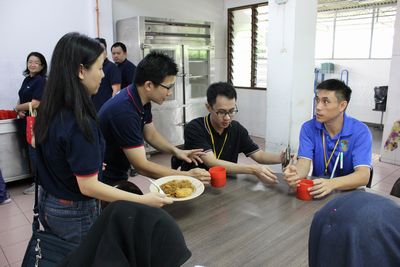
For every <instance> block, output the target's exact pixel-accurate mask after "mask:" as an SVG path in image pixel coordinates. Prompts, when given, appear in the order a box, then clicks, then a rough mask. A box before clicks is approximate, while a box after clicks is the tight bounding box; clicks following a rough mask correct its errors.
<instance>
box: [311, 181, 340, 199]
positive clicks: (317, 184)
mask: <svg viewBox="0 0 400 267" xmlns="http://www.w3.org/2000/svg"><path fill="white" fill-rule="evenodd" d="M313 181H314V186H313V187H311V189H310V195H312V196H313V197H314V198H321V197H324V196H326V195H328V194H329V193H330V192H332V191H333V190H334V189H335V187H334V185H333V180H330V179H323V178H320V179H315V180H313Z"/></svg>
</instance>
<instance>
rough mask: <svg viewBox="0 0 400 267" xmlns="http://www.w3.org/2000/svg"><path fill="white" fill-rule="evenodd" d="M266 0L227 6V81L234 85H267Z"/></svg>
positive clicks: (252, 86) (244, 86) (254, 86)
mask: <svg viewBox="0 0 400 267" xmlns="http://www.w3.org/2000/svg"><path fill="white" fill-rule="evenodd" d="M267 33H268V4H267V3H260V4H255V5H249V6H243V7H235V8H230V9H228V82H230V83H232V84H233V85H234V86H235V87H236V88H248V89H260V90H265V89H266V87H267V55H268V49H267Z"/></svg>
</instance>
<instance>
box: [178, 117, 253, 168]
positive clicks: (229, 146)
mask: <svg viewBox="0 0 400 267" xmlns="http://www.w3.org/2000/svg"><path fill="white" fill-rule="evenodd" d="M207 117H208V124H209V126H210V128H211V129H209V128H208V127H207V125H206V122H205V118H206V117H200V118H197V119H194V120H192V121H191V122H189V123H188V124H187V125H186V127H185V133H184V138H185V149H197V148H202V149H203V150H204V152H208V151H213V145H212V141H211V136H210V130H211V134H212V135H213V138H214V142H215V149H216V153H217V154H219V153H220V151H221V149H222V148H223V150H222V153H221V156H220V159H221V160H226V161H230V162H233V163H237V161H238V156H239V153H244V154H245V155H246V157H248V156H250V155H251V154H253V153H255V152H257V151H258V150H260V148H259V147H258V145H257V144H256V143H254V141H253V140H252V139H251V138H250V136H249V133H248V131H247V130H246V128H244V127H243V126H242V125H241V124H240V123H239V122H238V121H235V120H233V121H232V122H231V124H230V125H229V127H228V128H226V129H224V132H223V133H222V134H219V133H218V132H217V131H215V129H214V128H213V127H212V125H211V122H210V115H207ZM225 135H227V138H226V142H225V145H224V140H225ZM196 167H197V166H196V165H195V164H194V163H186V162H183V165H182V170H189V169H193V168H196ZM198 167H199V168H204V169H208V168H207V166H206V165H204V164H200V165H199V166H198Z"/></svg>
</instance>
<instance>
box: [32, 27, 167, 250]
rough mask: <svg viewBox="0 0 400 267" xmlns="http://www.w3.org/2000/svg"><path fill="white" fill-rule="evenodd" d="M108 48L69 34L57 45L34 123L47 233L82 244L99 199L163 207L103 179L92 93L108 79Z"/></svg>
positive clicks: (154, 197) (162, 200)
mask: <svg viewBox="0 0 400 267" xmlns="http://www.w3.org/2000/svg"><path fill="white" fill-rule="evenodd" d="M102 53H103V48H102V47H101V45H100V43H99V42H97V41H96V40H94V39H92V38H89V37H87V36H84V35H81V34H79V33H68V34H66V35H64V36H63V37H62V38H61V39H60V40H59V41H58V43H57V45H56V47H55V49H54V52H53V57H52V60H51V69H50V73H49V79H48V82H47V84H46V90H45V92H44V95H43V99H42V103H41V105H40V109H39V110H38V111H39V113H38V116H37V118H36V123H35V128H34V132H35V139H36V152H37V169H38V179H39V184H40V186H41V187H40V190H39V191H40V194H39V219H40V221H41V223H42V224H43V226H44V228H45V230H46V231H49V232H52V233H54V234H56V235H57V236H59V237H61V238H63V239H65V240H67V241H69V242H71V243H75V244H77V245H78V244H79V243H80V242H81V240H82V239H83V237H84V236H85V235H86V234H87V232H88V230H89V228H90V227H91V225H92V224H93V223H94V221H95V220H96V218H97V216H98V203H97V201H96V199H100V200H104V201H108V202H112V201H115V200H127V201H133V202H138V203H142V204H147V205H150V206H154V207H161V206H163V205H164V204H169V203H172V200H171V199H170V198H167V197H165V195H162V194H159V193H148V194H145V195H136V194H132V193H128V192H125V191H122V190H119V189H116V188H114V187H111V186H108V185H106V184H103V183H101V182H100V181H99V179H98V178H99V176H100V175H101V170H102V163H103V155H104V148H105V146H104V145H105V143H104V140H103V136H102V134H101V132H100V129H99V128H98V123H97V117H96V110H95V108H94V105H93V103H92V102H91V96H92V95H93V94H96V92H97V90H98V88H99V86H100V83H101V80H102V78H103V77H104V73H103V70H102V66H103V60H104V57H103V55H102Z"/></svg>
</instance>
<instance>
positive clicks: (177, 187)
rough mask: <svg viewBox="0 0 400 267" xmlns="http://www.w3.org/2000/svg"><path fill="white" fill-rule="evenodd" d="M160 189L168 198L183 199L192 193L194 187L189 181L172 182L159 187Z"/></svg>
mask: <svg viewBox="0 0 400 267" xmlns="http://www.w3.org/2000/svg"><path fill="white" fill-rule="evenodd" d="M161 189H162V190H163V191H164V193H165V194H166V195H167V196H169V197H175V198H184V197H188V196H190V195H191V194H193V192H194V186H193V184H192V183H191V182H190V181H189V180H172V181H169V182H167V183H165V184H162V185H161Z"/></svg>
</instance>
